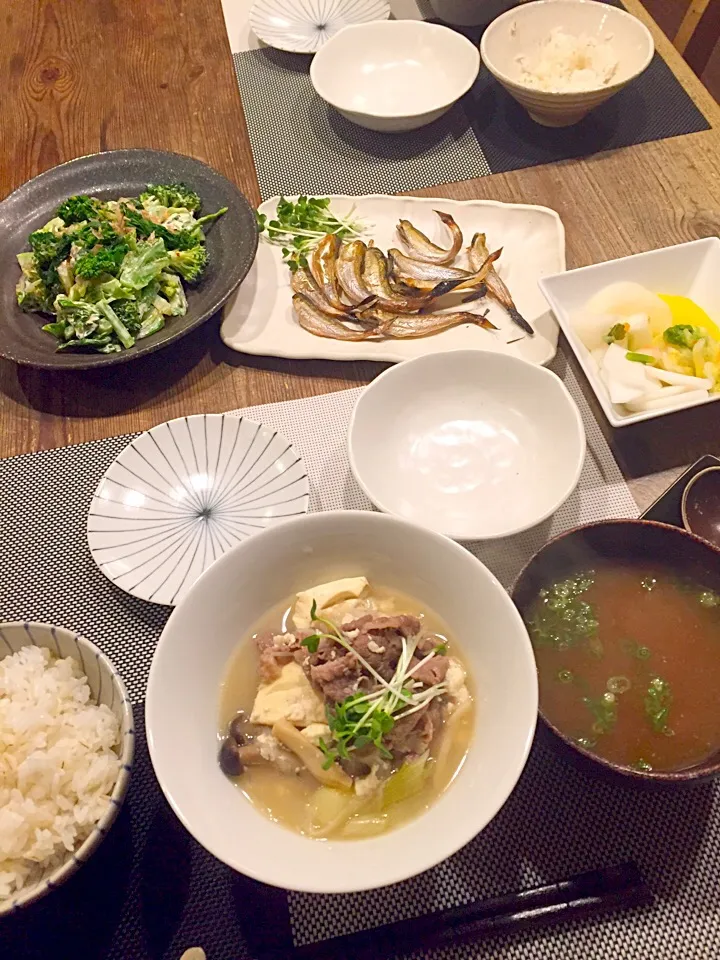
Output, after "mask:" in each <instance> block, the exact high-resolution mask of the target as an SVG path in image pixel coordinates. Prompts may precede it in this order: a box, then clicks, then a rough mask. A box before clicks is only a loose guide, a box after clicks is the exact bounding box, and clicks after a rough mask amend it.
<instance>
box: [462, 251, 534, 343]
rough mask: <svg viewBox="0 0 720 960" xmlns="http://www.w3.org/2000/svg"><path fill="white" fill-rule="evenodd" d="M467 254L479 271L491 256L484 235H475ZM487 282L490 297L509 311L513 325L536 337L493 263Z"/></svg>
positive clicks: (473, 266)
mask: <svg viewBox="0 0 720 960" xmlns="http://www.w3.org/2000/svg"><path fill="white" fill-rule="evenodd" d="M467 253H468V260H469V262H470V266H471V267H472V268H473V269H474V270H477V271H479V270H480V269H481V267H482V265H483V264H484V263H485V262H486V261H487V259H488V257H489V256H490V254H489V253H488V248H487V246H486V244H485V234H484V233H476V234H475V236H474V237H473V238H472V240H471V242H470V246H469V247H468V251H467ZM485 281H486V283H487V291H488V296H490V297H492V298H493V300H497V302H498V303H499V304H500V305H501V306H502V307H504V308H505V310H507V312H508V314H509V316H510V319H511V320H512V321H513V323H516V324H517V325H518V326H519V327H520V329H521V330H524V331H525V333H528V334H529V335H530V336H531V337H534V336H535V331H534V330H533V328H532V327H531V326H530V324H529V323H528V322H527V320H526V319H525V317H523V315H522V314H521V313H520V312H519V310H518V309H517V307H516V306H515V304H514V303H513V300H512V297H511V296H510V291H509V290H508V288H507V287H506V286H505V284H504V283H503V281H502V280H501V279H500V277H499V275H498V273H497V270H496V269H495V267H494V266H493V264H492V262H491V264H490V270H489V271H488V273H487V276H486V277H485Z"/></svg>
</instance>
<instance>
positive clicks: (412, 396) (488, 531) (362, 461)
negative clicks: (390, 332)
mask: <svg viewBox="0 0 720 960" xmlns="http://www.w3.org/2000/svg"><path fill="white" fill-rule="evenodd" d="M348 447H349V456H350V466H351V468H352V471H353V474H354V475H355V478H356V480H357V482H358V483H359V484H360V486H361V487H362V489H363V490H364V491H365V493H366V495H367V496H368V497H369V498H370V499H371V500H372V502H373V503H374V504H375V505H376V506H377V507H378V508H379V509H380V510H384V511H385V512H386V513H393V514H395V515H396V516H399V517H404V518H405V519H407V520H411V521H412V522H414V523H418V524H421V525H422V526H424V527H429V528H430V529H431V530H436V531H437V532H438V533H444V534H446V535H447V536H449V537H453V538H454V539H455V540H491V539H495V538H497V537H507V536H510V535H512V534H515V533H520V532H521V531H523V530H527V529H529V528H530V527H533V526H535V525H536V524H538V523H541V522H542V521H543V520H546V519H547V518H548V517H549V516H551V515H552V514H553V513H554V512H555V511H556V510H557V509H558V507H560V506H561V505H562V504H563V503H564V502H565V500H566V499H567V498H568V497H569V496H570V494H571V493H572V491H573V490H574V489H575V486H576V485H577V482H578V480H579V479H580V473H581V471H582V466H583V462H584V459H585V430H584V428H583V424H582V419H581V417H580V413H579V411H578V408H577V406H576V405H575V402H574V401H573V399H572V397H571V396H570V394H569V393H568V391H567V389H566V388H565V386H564V384H563V383H562V381H561V380H560V379H559V378H558V377H556V376H555V374H554V373H551V372H550V371H549V370H546V369H545V368H544V367H539V366H537V365H535V364H532V363H528V362H527V361H525V360H519V359H517V358H516V357H510V356H505V355H503V354H499V353H485V352H484V351H481V350H457V351H453V352H451V353H441V354H434V355H430V356H426V357H419V358H418V359H417V360H409V361H407V362H406V363H402V364H398V365H397V366H395V367H391V368H390V369H389V370H387V371H386V372H385V373H383V374H381V375H380V376H379V377H378V378H377V379H376V380H374V381H373V382H372V383H371V384H370V386H369V387H367V389H366V390H365V391H364V392H363V394H362V395H361V397H360V399H359V400H358V402H357V404H356V406H355V409H354V411H353V415H352V418H351V421H350V430H349V435H348Z"/></svg>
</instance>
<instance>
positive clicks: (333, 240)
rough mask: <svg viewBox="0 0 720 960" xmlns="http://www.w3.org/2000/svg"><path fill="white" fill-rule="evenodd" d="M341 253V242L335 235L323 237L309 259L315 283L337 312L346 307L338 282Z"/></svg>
mask: <svg viewBox="0 0 720 960" xmlns="http://www.w3.org/2000/svg"><path fill="white" fill-rule="evenodd" d="M339 252H340V240H339V239H338V238H337V237H336V236H335V234H334V233H328V234H327V236H325V237H323V238H322V240H320V242H319V243H318V245H317V246H316V247H315V248H314V250H313V251H312V253H311V254H310V256H309V257H308V267H309V268H310V273H311V274H312V278H313V280H314V281H315V283H316V284H317V285H318V287H319V288H320V290H321V292H322V294H323V296H324V297H325V299H326V300H328V301H329V302H330V303H331V304H332V306H333V307H335V309H336V310H343V309H344V308H345V305H344V304H343V302H342V300H341V298H340V288H339V287H338V282H337V272H336V261H337V257H338V253H339Z"/></svg>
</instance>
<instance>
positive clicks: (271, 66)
mask: <svg viewBox="0 0 720 960" xmlns="http://www.w3.org/2000/svg"><path fill="white" fill-rule="evenodd" d="M233 60H234V61H235V71H236V73H237V78H238V83H239V85H240V92H241V94H242V99H243V106H244V108H245V119H246V121H247V125H248V133H249V134H250V143H251V145H252V150H253V156H254V158H255V168H256V170H257V175H258V183H259V184H260V194H261V196H262V198H263V199H266V198H267V197H272V196H274V195H276V194H280V193H284V194H286V195H287V196H292V195H294V194H303V193H309V194H323V193H349V194H359V193H394V192H396V191H397V190H399V189H404V190H420V189H421V188H422V187H429V186H433V185H434V184H436V183H451V182H452V181H454V180H469V179H471V178H473V177H483V176H486V175H487V174H488V173H490V167H489V166H488V163H487V160H486V159H485V155H484V153H483V151H482V149H481V147H480V144H479V143H478V140H477V137H476V136H475V134H474V133H473V131H472V128H471V126H470V124H469V123H468V118H467V117H466V115H465V114H464V112H463V110H462V108H461V107H459V106H455V107H454V108H453V109H452V110H451V111H450V112H449V113H447V114H446V115H445V116H444V117H441V118H440V119H439V120H437V121H436V122H435V123H433V124H431V125H430V126H429V127H425V128H424V129H422V130H417V131H414V132H413V133H412V135H406V136H388V135H387V134H382V133H373V131H372V130H365V129H363V128H362V127H358V126H355V124H353V123H350V122H349V121H348V120H345V118H344V117H342V116H340V114H339V113H337V112H336V111H334V110H331V109H329V108H328V107H327V105H326V104H325V103H323V101H322V100H320V99H319V97H317V95H316V94H315V91H314V90H313V87H312V84H311V82H310V76H309V74H308V69H309V58H308V57H305V56H300V55H297V54H292V53H282V52H281V51H279V50H270V49H263V50H248V51H247V52H245V53H236V54H234V55H233ZM400 184H402V186H400Z"/></svg>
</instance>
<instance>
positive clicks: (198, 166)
mask: <svg viewBox="0 0 720 960" xmlns="http://www.w3.org/2000/svg"><path fill="white" fill-rule="evenodd" d="M176 181H181V182H184V183H187V185H188V186H189V187H192V189H193V190H195V191H196V192H197V193H198V194H199V196H200V199H201V200H202V202H203V212H205V213H211V212H213V211H214V210H217V209H219V208H220V207H227V208H228V212H227V213H226V214H225V215H224V216H222V217H220V219H219V220H216V221H215V222H214V223H212V224H210V225H209V227H208V229H207V232H206V236H207V252H208V257H209V264H208V267H207V269H206V271H205V273H204V275H203V277H202V279H201V280H200V282H199V283H198V284H197V285H196V286H192V287H191V286H189V285H187V284H185V291H186V293H187V299H188V311H187V313H186V314H185V316H184V317H170V318H168V321H167V323H166V325H165V327H164V328H163V329H162V330H161V331H159V332H158V333H156V334H154V335H153V336H150V337H147V338H146V339H144V340H139V341H138V342H137V343H136V344H135V345H134V346H133V347H130V349H129V350H122V351H121V352H120V353H110V354H103V353H79V352H78V353H70V352H67V351H62V352H60V353H58V352H57V341H56V340H55V338H54V337H52V336H51V335H50V334H49V333H44V332H43V330H41V327H42V325H43V323H47V322H48V320H49V319H50V318H49V317H47V318H46V319H43V317H42V316H41V315H40V314H37V313H25V312H24V311H23V310H21V309H20V307H18V305H17V301H16V298H15V285H16V283H17V281H18V280H19V278H20V268H19V266H18V263H17V260H16V254H18V253H20V252H21V251H22V250H28V249H29V247H28V235H29V234H30V233H32V231H33V230H37V229H38V228H39V227H41V226H43V224H45V223H47V222H48V220H50V219H51V218H52V217H53V216H55V211H56V210H57V208H58V207H59V205H60V204H61V203H62V202H63V200H65V199H66V197H70V196H72V195H73V194H78V193H87V194H92V195H94V196H97V197H100V198H102V199H103V200H110V199H117V197H121V196H125V197H131V196H137V195H138V194H139V193H141V192H142V191H143V190H145V189H146V188H147V185H148V183H173V182H176ZM257 244H258V228H257V223H256V220H255V211H254V210H253V208H252V207H251V206H250V204H249V203H248V201H247V200H246V199H245V197H244V196H243V195H242V193H240V191H239V190H238V189H237V187H236V186H235V185H234V184H232V183H230V181H229V180H228V179H226V178H225V177H223V176H222V175H221V174H219V173H218V172H217V171H216V170H213V169H212V167H208V166H207V164H205V163H201V162H200V161H199V160H194V159H193V158H192V157H185V156H182V155H181V154H179V153H165V152H163V151H161V150H110V151H108V152H107V153H96V154H93V155H92V156H89V157H80V158H79V159H77V160H70V161H69V162H68V163H63V164H61V165H60V166H58V167H53V168H52V169H51V170H47V171H46V172H45V173H41V174H40V175H39V176H37V177H35V178H34V179H32V180H28V182H27V183H24V184H23V185H22V186H21V187H18V189H17V190H15V192H14V193H11V194H10V196H9V197H7V198H6V199H5V200H4V201H3V202H2V203H0V318H2V323H0V356H3V357H7V358H8V359H9V360H14V361H15V363H21V364H25V365H27V366H31V367H43V368H46V369H53V370H57V369H61V370H87V369H90V368H91V367H107V366H109V365H110V364H115V363H125V362H127V361H128V360H134V359H135V358H136V357H141V356H143V355H144V354H146V353H152V352H153V351H155V350H159V349H160V348H161V347H165V346H167V345H168V344H169V343H173V342H174V341H175V340H178V339H179V338H180V337H183V336H184V335H185V334H186V333H189V332H190V331H191V330H194V329H195V327H198V326H199V325H200V324H201V323H203V322H204V321H205V320H207V319H208V318H209V317H211V316H212V315H213V314H214V313H215V312H216V311H217V310H219V309H220V307H221V306H222V305H223V303H225V301H226V300H227V298H228V297H229V296H230V294H231V293H232V292H233V290H234V289H235V288H236V287H237V285H238V284H239V283H240V282H241V281H242V280H244V279H245V277H246V275H247V273H248V271H249V270H250V267H251V266H252V263H253V260H254V259H255V252H256V250H257Z"/></svg>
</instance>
